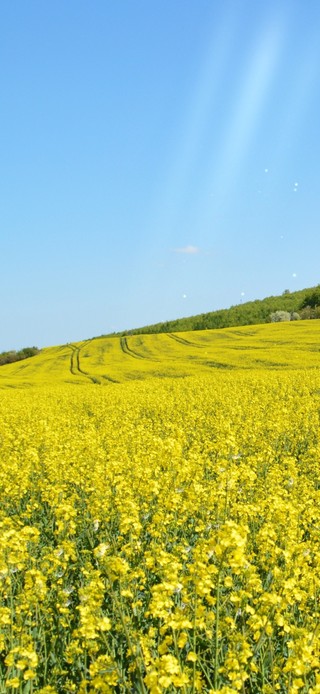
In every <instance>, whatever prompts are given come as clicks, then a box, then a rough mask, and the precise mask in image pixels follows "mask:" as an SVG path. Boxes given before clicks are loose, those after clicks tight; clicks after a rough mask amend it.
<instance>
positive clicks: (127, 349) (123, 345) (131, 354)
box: [120, 337, 149, 359]
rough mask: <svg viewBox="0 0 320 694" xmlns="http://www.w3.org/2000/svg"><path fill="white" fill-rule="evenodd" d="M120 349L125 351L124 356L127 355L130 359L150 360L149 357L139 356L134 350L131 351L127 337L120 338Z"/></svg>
mask: <svg viewBox="0 0 320 694" xmlns="http://www.w3.org/2000/svg"><path fill="white" fill-rule="evenodd" d="M120 347H121V349H122V351H123V353H124V354H127V355H128V356H129V357H133V358H134V359H148V358H149V357H146V356H144V355H143V354H139V352H135V350H134V349H131V347H129V345H128V340H127V338H126V337H120Z"/></svg>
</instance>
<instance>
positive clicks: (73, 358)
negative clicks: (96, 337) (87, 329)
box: [67, 340, 101, 384]
mask: <svg viewBox="0 0 320 694" xmlns="http://www.w3.org/2000/svg"><path fill="white" fill-rule="evenodd" d="M90 342H92V340H87V341H86V342H85V343H84V344H82V345H81V347H77V345H73V344H72V343H71V342H70V343H69V344H68V345H67V347H69V348H70V349H71V355H70V367H69V368H70V372H71V374H72V376H79V375H81V376H85V377H86V378H88V379H89V381H91V383H96V384H100V383H101V381H100V380H99V379H98V378H96V376H90V374H89V373H88V372H87V371H84V369H82V368H81V365H80V352H81V350H82V348H83V347H87V345H89V344H90Z"/></svg>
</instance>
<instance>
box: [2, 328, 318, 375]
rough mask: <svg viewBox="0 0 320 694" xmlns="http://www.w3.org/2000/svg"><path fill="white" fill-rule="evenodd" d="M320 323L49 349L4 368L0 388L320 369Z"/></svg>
mask: <svg viewBox="0 0 320 694" xmlns="http://www.w3.org/2000/svg"><path fill="white" fill-rule="evenodd" d="M319 328H320V321H319V320H312V321H294V322H286V323H271V324H267V325H253V326H245V327H238V328H225V329H222V330H203V331H196V332H191V331H189V332H184V333H181V332H177V333H174V332H170V333H166V334H150V335H143V334H140V335H127V336H124V335H120V336H109V337H98V338H93V339H91V340H84V341H82V342H78V343H73V344H71V343H70V344H66V345H61V346H58V347H48V348H45V349H43V350H42V351H41V352H40V353H39V354H38V355H36V356H33V357H31V358H29V359H25V360H24V361H22V362H21V361H20V362H16V363H13V364H6V365H4V366H2V367H1V369H0V387H2V388H15V387H19V388H28V387H31V386H40V385H48V384H52V385H53V384H58V383H69V384H74V385H81V384H88V383H91V384H96V385H109V386H110V385H112V384H115V383H123V382H126V381H132V380H144V379H147V378H152V377H156V378H164V377H169V376H170V377H174V378H183V377H186V376H191V375H196V374H201V373H203V374H204V373H208V372H213V371H215V370H217V369H219V370H221V369H222V370H224V371H228V370H229V371H231V370H234V369H237V370H239V369H240V370H248V369H261V368H267V369H306V368H308V369H309V368H319V367H320V345H319Z"/></svg>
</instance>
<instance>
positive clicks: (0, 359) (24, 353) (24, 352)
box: [0, 347, 40, 366]
mask: <svg viewBox="0 0 320 694" xmlns="http://www.w3.org/2000/svg"><path fill="white" fill-rule="evenodd" d="M39 352H40V350H39V349H38V347H24V348H23V349H20V351H19V352H16V351H15V350H14V349H12V350H10V351H9V352H1V354H0V366H3V365H4V364H13V363H14V362H15V361H21V360H22V359H28V358H29V357H34V355H35V354H39Z"/></svg>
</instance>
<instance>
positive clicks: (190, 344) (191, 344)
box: [165, 333, 205, 349]
mask: <svg viewBox="0 0 320 694" xmlns="http://www.w3.org/2000/svg"><path fill="white" fill-rule="evenodd" d="M165 334H166V335H167V336H168V337H170V338H171V340H175V341H176V342H179V343H180V345H184V347H198V349H203V348H204V346H205V345H198V344H197V343H196V342H191V341H190V340H186V339H185V338H184V337H178V335H175V334H174V333H165Z"/></svg>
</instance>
